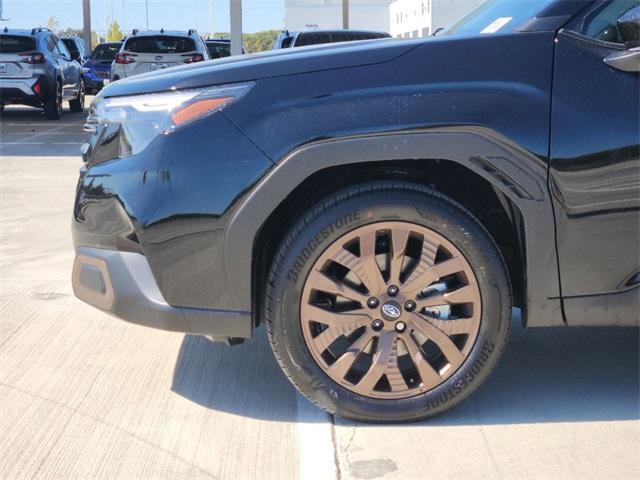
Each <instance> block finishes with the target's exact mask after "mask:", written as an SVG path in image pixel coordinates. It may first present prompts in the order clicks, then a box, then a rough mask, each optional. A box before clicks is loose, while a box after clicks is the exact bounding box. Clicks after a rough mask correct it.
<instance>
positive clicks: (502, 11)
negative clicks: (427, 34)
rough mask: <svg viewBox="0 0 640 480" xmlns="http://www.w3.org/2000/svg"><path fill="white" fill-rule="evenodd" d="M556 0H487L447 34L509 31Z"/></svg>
mask: <svg viewBox="0 0 640 480" xmlns="http://www.w3.org/2000/svg"><path fill="white" fill-rule="evenodd" d="M555 1H557V0H518V1H514V0H489V1H488V2H486V3H484V4H482V6H480V7H478V8H477V9H476V10H474V11H473V12H471V13H470V14H469V15H467V16H466V17H465V18H463V19H462V20H461V21H460V22H458V23H456V24H455V25H453V26H452V27H451V28H449V29H448V30H447V31H446V32H445V34H447V35H479V34H488V35H490V34H494V33H505V32H511V31H513V30H514V29H515V28H517V27H519V26H520V25H522V24H523V23H524V22H526V21H527V20H529V19H530V18H533V17H535V16H536V15H537V14H538V13H540V12H542V11H543V10H544V9H545V8H546V7H547V6H548V5H550V4H551V3H553V2H555Z"/></svg>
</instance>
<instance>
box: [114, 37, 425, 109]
mask: <svg viewBox="0 0 640 480" xmlns="http://www.w3.org/2000/svg"><path fill="white" fill-rule="evenodd" d="M424 42H425V40H424V39H422V40H408V41H407V40H405V41H401V40H396V39H383V40H368V41H363V42H349V43H336V44H331V45H322V46H313V47H299V48H292V49H286V50H274V51H271V52H263V53H258V54H252V55H242V56H238V57H228V58H224V59H219V60H213V61H208V62H202V63H197V64H194V65H186V66H184V67H174V68H170V69H167V70H162V71H157V72H152V73H146V74H143V75H138V76H136V77H132V78H128V79H126V80H119V81H117V82H114V83H112V84H111V85H109V86H108V87H107V88H105V89H104V90H103V91H102V96H104V97H117V96H123V95H139V94H144V93H156V92H164V91H169V90H180V89H187V88H198V87H206V86H212V85H223V84H227V83H239V82H248V81H253V80H260V79H263V78H270V77H279V76H287V75H296V74H301V73H310V72H318V71H323V70H334V69H339V68H349V67H359V66H363V65H372V64H377V63H384V62H388V61H391V60H394V59H395V58H398V57H399V56H401V55H404V54H405V53H407V52H409V51H411V50H413V49H414V48H416V47H418V46H419V45H420V44H422V43H424Z"/></svg>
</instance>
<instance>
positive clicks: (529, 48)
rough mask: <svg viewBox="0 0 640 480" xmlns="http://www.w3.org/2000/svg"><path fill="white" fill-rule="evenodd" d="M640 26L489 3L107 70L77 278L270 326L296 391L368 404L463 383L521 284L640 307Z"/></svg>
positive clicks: (584, 302) (451, 399) (339, 405)
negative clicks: (359, 31) (265, 50)
mask: <svg viewBox="0 0 640 480" xmlns="http://www.w3.org/2000/svg"><path fill="white" fill-rule="evenodd" d="M639 29H640V7H639V6H638V3H637V2H636V1H628V0H613V1H582V2H577V1H565V0H545V1H519V2H513V1H511V0H491V1H489V2H487V3H486V4H484V6H482V7H481V8H480V9H479V10H478V11H476V12H475V13H473V14H471V15H470V16H469V17H467V18H466V19H465V20H463V21H462V22H461V23H459V24H458V25H456V26H454V27H452V28H450V29H449V30H448V31H447V32H445V33H444V34H442V35H440V36H438V37H433V38H429V39H422V40H409V41H397V40H374V41H371V42H363V43H351V44H348V43H347V44H341V45H330V46H323V47H317V48H308V49H301V50H298V49H292V50H290V51H289V52H287V53H282V52H281V53H274V54H266V55H265V54H263V55H260V56H257V57H252V58H249V59H245V60H242V59H241V60H239V59H229V60H219V61H217V62H213V63H209V64H200V65H194V66H186V67H181V68H177V69H172V70H170V71H166V72H163V73H162V74H153V75H146V76H145V77H140V78H137V79H134V80H131V81H123V82H119V83H117V84H114V85H110V86H109V87H108V88H106V89H105V90H103V92H102V93H101V95H100V96H99V97H98V98H97V99H96V101H95V103H94V104H93V106H92V108H91V112H90V116H89V121H88V124H87V127H86V128H87V129H88V130H89V131H91V132H92V134H91V136H90V141H89V143H88V144H87V145H86V146H85V147H84V161H85V162H86V164H85V167H84V168H83V170H82V173H81V177H80V181H79V184H78V190H77V198H76V203H75V213H74V239H75V245H76V250H77V258H76V261H75V266H74V271H73V286H74V289H75V293H76V295H77V296H78V297H79V298H81V299H83V300H85V301H87V302H88V303H90V304H92V305H94V306H96V307H98V308H100V309H102V310H104V311H106V312H110V313H111V314H113V315H115V316H117V317H120V318H122V319H124V320H127V321H130V322H134V323H138V324H142V325H148V326H153V327H158V328H163V329H168V330H174V331H179V332H188V333H191V334H201V335H207V336H210V337H212V338H214V339H219V340H222V339H227V340H228V342H229V343H231V344H233V343H237V342H239V341H241V339H247V338H249V337H251V336H252V333H253V331H254V329H255V328H256V327H257V326H258V325H260V324H261V323H265V324H266V326H267V331H268V335H269V338H270V341H271V344H272V346H273V350H274V352H275V355H276V358H277V360H278V362H279V363H280V365H281V366H282V368H283V370H284V371H285V373H286V374H287V376H288V377H289V378H290V379H291V381H292V382H293V384H294V385H295V386H296V387H297V388H298V389H299V390H300V391H301V392H302V393H303V394H305V395H306V396H307V397H308V398H310V399H311V400H312V401H313V402H314V403H316V404H317V405H319V406H321V407H323V408H325V409H326V410H328V411H329V412H332V413H335V414H338V415H343V416H346V417H350V418H357V419H363V420H368V421H408V420H415V419H418V418H423V417H428V416H432V415H435V414H438V413H441V412H443V411H445V410H447V409H449V408H450V407H452V406H454V405H457V404H459V403H460V402H461V401H462V400H464V399H465V398H467V397H468V396H469V395H470V394H471V393H472V392H473V391H474V390H476V389H477V388H478V386H479V385H480V384H481V383H482V382H483V380H484V379H485V378H486V377H487V375H488V374H489V372H490V371H491V370H492V369H493V367H494V366H495V364H496V362H497V360H498V358H499V357H500V354H501V352H502V351H503V349H504V348H505V345H506V343H507V338H508V334H509V328H510V325H511V316H512V307H514V306H517V307H520V308H521V310H522V321H523V323H524V325H525V326H527V327H543V326H578V325H609V326H622V325H637V324H638V320H639V318H638V317H639V308H640V305H639V303H640V302H639V293H640V287H639V285H640V255H639V251H638V245H639V235H640V224H639V212H640V147H639V119H640V81H639V79H640V77H639V74H640V73H639V72H640V60H639V59H640V48H639V47H640V30H639ZM602 361H606V359H603V360H602Z"/></svg>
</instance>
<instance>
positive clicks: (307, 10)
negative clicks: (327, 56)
mask: <svg viewBox="0 0 640 480" xmlns="http://www.w3.org/2000/svg"><path fill="white" fill-rule="evenodd" d="M390 3H391V0H350V1H349V28H353V29H362V30H379V31H383V32H388V31H389V4H390ZM284 26H285V28H286V29H288V30H296V31H298V30H314V29H340V28H342V0H285V2H284Z"/></svg>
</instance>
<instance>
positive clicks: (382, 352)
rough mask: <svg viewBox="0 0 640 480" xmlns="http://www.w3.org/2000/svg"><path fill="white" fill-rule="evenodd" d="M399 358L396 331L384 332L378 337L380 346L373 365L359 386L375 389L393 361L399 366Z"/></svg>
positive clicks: (374, 356)
mask: <svg viewBox="0 0 640 480" xmlns="http://www.w3.org/2000/svg"><path fill="white" fill-rule="evenodd" d="M397 360H398V356H397V353H396V335H395V333H391V332H384V333H383V334H381V335H380V337H379V338H378V346H377V348H376V353H375V354H374V355H373V362H372V363H371V367H369V370H367V373H365V374H364V376H363V377H362V379H361V380H360V381H359V382H358V388H360V389H365V390H373V388H374V387H375V386H376V384H377V383H378V382H379V381H380V378H381V377H382V375H383V374H384V373H385V372H386V371H387V369H388V368H389V367H390V366H391V365H390V364H391V363H392V362H393V363H395V365H396V368H397Z"/></svg>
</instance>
